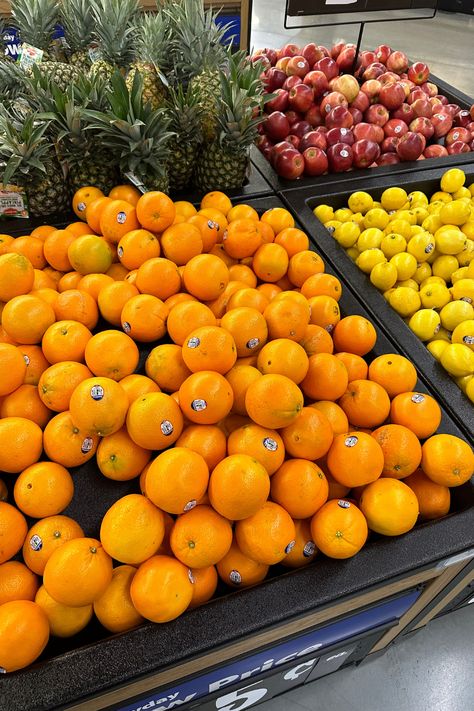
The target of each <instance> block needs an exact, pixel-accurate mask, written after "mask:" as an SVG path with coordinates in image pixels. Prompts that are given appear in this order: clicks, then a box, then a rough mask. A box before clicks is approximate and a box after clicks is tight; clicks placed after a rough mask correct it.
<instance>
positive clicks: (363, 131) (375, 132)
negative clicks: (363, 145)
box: [352, 123, 385, 143]
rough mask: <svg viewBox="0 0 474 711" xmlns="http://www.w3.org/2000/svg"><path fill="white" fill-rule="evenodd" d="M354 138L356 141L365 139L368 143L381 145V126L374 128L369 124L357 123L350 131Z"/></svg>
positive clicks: (382, 134)
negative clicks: (373, 142) (372, 142)
mask: <svg viewBox="0 0 474 711" xmlns="http://www.w3.org/2000/svg"><path fill="white" fill-rule="evenodd" d="M352 133H353V134H354V138H355V139H356V141H360V140H362V139H363V138H367V140H369V141H375V143H382V141H383V139H384V138H385V134H384V132H383V128H382V127H381V126H376V125H374V124H371V123H358V124H357V126H354V128H353V129H352Z"/></svg>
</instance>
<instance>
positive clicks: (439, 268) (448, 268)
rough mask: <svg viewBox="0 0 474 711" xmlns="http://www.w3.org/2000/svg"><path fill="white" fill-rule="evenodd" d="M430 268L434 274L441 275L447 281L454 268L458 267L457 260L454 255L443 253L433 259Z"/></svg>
mask: <svg viewBox="0 0 474 711" xmlns="http://www.w3.org/2000/svg"><path fill="white" fill-rule="evenodd" d="M432 269H433V274H434V276H438V277H441V279H444V281H449V280H450V279H451V274H452V273H453V272H455V271H456V269H459V262H458V260H457V259H456V257H453V256H450V255H448V254H443V255H442V256H440V257H437V258H436V259H435V261H434V262H433V266H432Z"/></svg>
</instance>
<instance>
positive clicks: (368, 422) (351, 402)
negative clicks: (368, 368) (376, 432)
mask: <svg viewBox="0 0 474 711" xmlns="http://www.w3.org/2000/svg"><path fill="white" fill-rule="evenodd" d="M339 405H340V406H341V407H342V409H343V410H344V412H345V413H346V415H347V418H348V420H349V422H350V424H351V425H355V426H356V427H378V426H379V425H381V424H382V422H384V421H385V420H386V419H387V417H388V415H389V412H390V398H389V397H388V395H387V392H386V391H385V390H384V389H383V387H382V386H381V385H379V384H378V383H374V382H372V381H371V380H353V381H352V382H350V383H349V384H348V386H347V390H346V392H345V393H344V395H343V396H342V397H341V398H340V399H339Z"/></svg>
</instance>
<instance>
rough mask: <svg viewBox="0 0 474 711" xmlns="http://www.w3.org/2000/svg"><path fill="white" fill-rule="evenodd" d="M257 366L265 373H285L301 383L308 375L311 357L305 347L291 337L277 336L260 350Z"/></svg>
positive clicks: (295, 381) (297, 382)
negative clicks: (309, 357)
mask: <svg viewBox="0 0 474 711" xmlns="http://www.w3.org/2000/svg"><path fill="white" fill-rule="evenodd" d="M257 367H258V369H259V370H260V371H261V372H262V373H263V374H264V375H268V374H279V375H284V376H286V377H287V378H289V379H290V380H292V381H293V382H294V383H296V384H299V383H301V381H302V380H304V378H305V377H306V374H307V372H308V368H309V359H308V356H307V355H306V353H305V351H304V348H303V347H302V346H300V345H299V344H298V343H295V341H292V340H290V339H289V338H276V339H275V340H273V341H270V342H269V343H267V344H266V345H264V347H263V348H262V350H261V351H260V353H259V354H258V359H257Z"/></svg>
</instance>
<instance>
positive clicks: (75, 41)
mask: <svg viewBox="0 0 474 711" xmlns="http://www.w3.org/2000/svg"><path fill="white" fill-rule="evenodd" d="M59 17H60V20H61V24H62V26H63V28H64V30H65V32H66V39H67V42H68V44H69V46H70V48H71V49H72V51H73V52H74V51H77V50H81V49H86V48H87V47H88V45H90V43H91V41H92V34H93V30H94V24H95V23H94V17H93V15H92V9H91V3H90V0H60V6H59Z"/></svg>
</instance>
